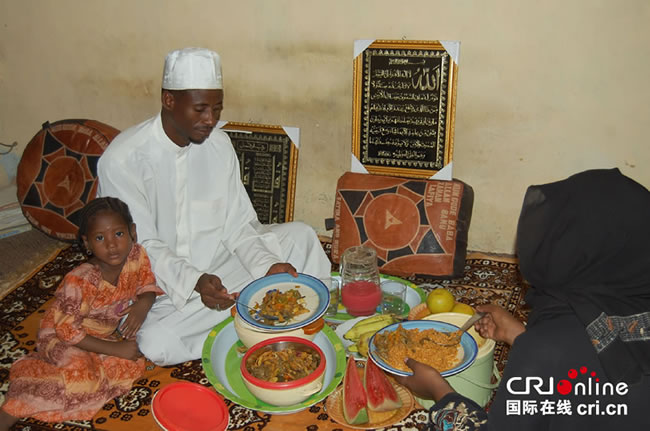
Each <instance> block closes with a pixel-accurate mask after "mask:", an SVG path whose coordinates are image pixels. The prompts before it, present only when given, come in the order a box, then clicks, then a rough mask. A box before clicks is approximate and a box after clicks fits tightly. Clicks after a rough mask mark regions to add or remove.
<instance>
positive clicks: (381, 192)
mask: <svg viewBox="0 0 650 431" xmlns="http://www.w3.org/2000/svg"><path fill="white" fill-rule="evenodd" d="M370 193H371V194H372V197H375V198H376V197H377V196H381V195H385V194H386V193H390V194H395V193H397V186H395V187H391V188H389V189H380V190H372V191H371V192H370Z"/></svg>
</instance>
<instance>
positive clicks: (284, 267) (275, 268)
mask: <svg viewBox="0 0 650 431" xmlns="http://www.w3.org/2000/svg"><path fill="white" fill-rule="evenodd" d="M282 272H288V273H289V274H291V275H293V276H294V277H298V271H296V268H294V267H293V265H291V264H290V263H274V264H273V265H271V267H270V268H269V270H268V271H266V275H271V274H279V273H282Z"/></svg>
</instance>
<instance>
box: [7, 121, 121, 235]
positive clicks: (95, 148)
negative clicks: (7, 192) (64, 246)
mask: <svg viewBox="0 0 650 431" xmlns="http://www.w3.org/2000/svg"><path fill="white" fill-rule="evenodd" d="M119 132H120V131H119V130H117V129H115V128H114V127H111V126H109V125H107V124H104V123H100V122H99V121H95V120H61V121H57V122H55V123H49V122H47V123H45V124H43V128H42V129H41V130H40V131H39V132H38V133H37V134H36V135H35V136H34V137H33V138H32V140H31V141H29V143H28V144H27V147H25V151H24V152H23V155H22V157H21V159H20V163H19V164H18V172H17V174H16V184H17V190H18V193H17V194H18V202H19V203H20V206H21V208H22V210H23V213H24V214H25V217H26V218H27V219H28V220H29V222H30V223H31V224H32V225H33V226H34V227H36V228H37V229H40V230H41V231H43V232H45V233H46V234H48V235H50V236H53V237H55V238H58V239H60V240H63V241H75V240H76V238H77V229H78V227H79V226H78V221H77V216H78V212H79V210H80V209H81V208H82V207H83V206H84V205H85V204H86V203H87V202H88V201H90V200H92V199H94V198H95V194H96V193H97V161H98V160H99V157H100V156H101V155H102V153H103V152H104V150H105V149H106V147H107V146H108V144H110V142H111V141H112V140H113V138H115V136H117V134H118V133H119Z"/></svg>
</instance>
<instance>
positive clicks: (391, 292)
mask: <svg viewBox="0 0 650 431" xmlns="http://www.w3.org/2000/svg"><path fill="white" fill-rule="evenodd" d="M406 289H407V287H406V285H405V284H403V283H400V282H399V281H394V280H384V281H382V283H381V296H382V298H381V312H382V314H393V315H395V316H401V315H402V314H404V311H406V307H405V305H406Z"/></svg>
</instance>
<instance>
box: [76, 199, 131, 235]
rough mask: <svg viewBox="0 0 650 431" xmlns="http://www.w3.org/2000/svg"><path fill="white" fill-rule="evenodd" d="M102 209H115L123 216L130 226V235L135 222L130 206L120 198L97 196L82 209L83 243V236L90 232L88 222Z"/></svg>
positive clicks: (80, 231)
mask: <svg viewBox="0 0 650 431" xmlns="http://www.w3.org/2000/svg"><path fill="white" fill-rule="evenodd" d="M100 211H113V212H115V213H117V214H119V216H120V217H122V219H123V220H124V222H125V223H126V225H127V227H128V228H129V235H131V230H130V228H131V224H133V217H132V216H131V212H130V211H129V206H128V205H127V204H125V203H124V202H122V201H121V200H119V199H118V198H112V197H105V198H96V199H93V200H91V201H90V202H88V203H87V204H86V206H85V207H83V208H82V209H81V213H80V215H79V234H78V239H79V242H80V243H81V244H82V245H83V240H82V239H81V237H82V236H85V235H87V234H88V222H89V221H90V219H91V218H92V217H93V216H94V215H95V214H97V213H98V212H100Z"/></svg>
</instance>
